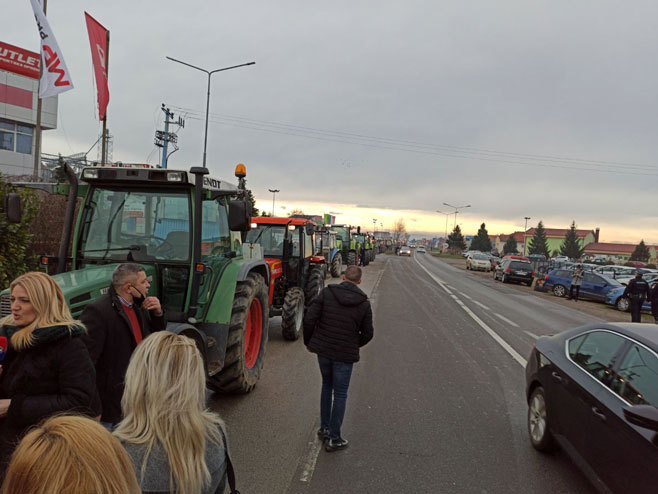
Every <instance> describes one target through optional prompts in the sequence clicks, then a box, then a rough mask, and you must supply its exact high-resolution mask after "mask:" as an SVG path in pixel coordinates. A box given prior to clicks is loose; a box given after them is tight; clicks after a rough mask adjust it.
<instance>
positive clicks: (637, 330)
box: [554, 322, 658, 351]
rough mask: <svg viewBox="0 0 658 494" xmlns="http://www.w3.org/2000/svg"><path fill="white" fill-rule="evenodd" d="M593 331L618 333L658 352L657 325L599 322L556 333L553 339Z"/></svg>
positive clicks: (566, 337)
mask: <svg viewBox="0 0 658 494" xmlns="http://www.w3.org/2000/svg"><path fill="white" fill-rule="evenodd" d="M595 329H608V330H610V331H614V332H617V333H620V334H622V335H624V336H627V337H629V338H632V339H634V340H636V341H638V342H640V343H642V344H644V345H646V346H648V347H651V348H652V349H653V350H654V351H658V324H644V323H637V322H620V323H615V322H600V323H593V324H588V325H586V326H580V327H578V328H574V329H570V330H567V331H564V332H563V333H558V334H557V335H554V337H561V338H558V339H563V340H566V339H568V338H572V337H573V336H576V335H578V334H580V333H585V332H587V331H592V330H595Z"/></svg>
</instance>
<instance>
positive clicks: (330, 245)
mask: <svg viewBox="0 0 658 494" xmlns="http://www.w3.org/2000/svg"><path fill="white" fill-rule="evenodd" d="M315 232H316V233H315V250H316V252H317V255H318V256H322V257H324V260H325V262H326V263H327V267H328V269H329V271H330V273H331V276H333V277H334V278H338V277H339V276H340V274H341V270H342V265H343V260H342V259H343V256H342V255H341V252H340V249H339V247H338V238H337V235H336V232H334V231H333V230H330V229H329V228H328V227H327V226H325V225H321V226H318V227H317V229H316V231H315Z"/></svg>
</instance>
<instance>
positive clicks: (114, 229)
mask: <svg viewBox="0 0 658 494" xmlns="http://www.w3.org/2000/svg"><path fill="white" fill-rule="evenodd" d="M82 215H83V221H82V233H81V236H80V244H79V246H78V252H79V254H80V255H81V256H82V257H84V258H85V259H93V260H103V259H110V260H126V259H129V255H130V254H131V253H132V258H133V259H135V260H140V261H147V260H161V259H162V260H168V261H187V260H189V258H190V246H191V243H192V242H191V238H190V237H191V232H190V198H189V195H188V193H186V192H185V191H181V192H174V191H148V192H147V191H145V190H136V189H135V190H125V189H124V190H119V189H114V188H96V189H94V190H93V192H92V194H91V195H90V196H89V199H88V201H87V203H86V204H85V206H84V210H83V211H82Z"/></svg>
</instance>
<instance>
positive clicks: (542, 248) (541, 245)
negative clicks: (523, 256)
mask: <svg viewBox="0 0 658 494" xmlns="http://www.w3.org/2000/svg"><path fill="white" fill-rule="evenodd" d="M528 254H542V255H544V256H546V258H549V257H550V253H549V252H548V239H547V238H546V230H544V223H543V222H541V221H540V222H539V223H538V224H537V228H535V236H534V237H532V238H531V239H530V241H529V242H528Z"/></svg>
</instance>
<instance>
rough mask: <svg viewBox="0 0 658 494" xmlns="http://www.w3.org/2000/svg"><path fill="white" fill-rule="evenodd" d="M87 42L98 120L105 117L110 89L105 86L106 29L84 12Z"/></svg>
mask: <svg viewBox="0 0 658 494" xmlns="http://www.w3.org/2000/svg"><path fill="white" fill-rule="evenodd" d="M85 20H86V21H87V32H88V33H89V44H90V46H91V60H92V62H93V64H94V75H95V76H96V93H97V95H98V120H103V118H105V110H106V109H107V104H108V103H109V102H110V90H109V88H108V87H107V70H106V67H107V64H106V58H105V57H106V54H107V33H108V31H107V29H105V28H104V27H103V26H102V25H101V24H100V23H99V22H98V21H97V20H96V19H94V18H93V17H92V16H90V15H89V14H88V13H87V12H85Z"/></svg>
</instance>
